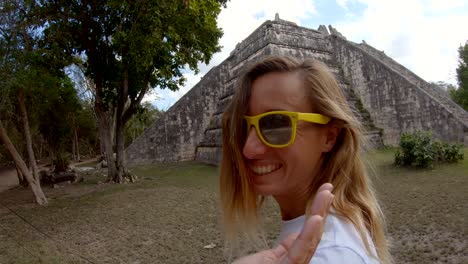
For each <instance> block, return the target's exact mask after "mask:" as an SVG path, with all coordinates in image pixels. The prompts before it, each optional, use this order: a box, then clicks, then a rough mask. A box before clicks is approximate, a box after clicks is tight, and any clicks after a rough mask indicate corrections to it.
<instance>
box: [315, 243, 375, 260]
mask: <svg viewBox="0 0 468 264" xmlns="http://www.w3.org/2000/svg"><path fill="white" fill-rule="evenodd" d="M310 263H313V264H325V263H327V264H329V263H347V264H377V263H378V262H377V260H375V259H370V258H369V257H367V256H366V255H363V254H362V253H360V252H357V251H356V250H355V249H353V248H349V247H344V246H336V245H335V246H330V247H322V248H318V249H317V251H316V252H315V254H314V256H313V258H312V260H311V261H310Z"/></svg>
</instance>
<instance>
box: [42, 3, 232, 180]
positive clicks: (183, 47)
mask: <svg viewBox="0 0 468 264" xmlns="http://www.w3.org/2000/svg"><path fill="white" fill-rule="evenodd" d="M40 2H41V6H42V8H41V10H40V11H39V14H40V15H41V17H42V18H43V19H44V24H43V26H44V33H45V36H46V37H47V40H48V43H49V45H50V47H52V46H59V47H60V48H59V49H60V50H65V51H66V52H67V53H68V54H73V55H79V56H83V57H85V59H86V63H85V69H86V71H85V75H86V76H87V77H89V78H90V79H92V81H93V83H94V86H95V104H94V109H95V113H96V116H97V120H98V127H99V134H100V138H101V140H102V141H103V143H104V144H103V145H104V147H105V154H106V159H107V163H108V180H113V181H115V182H122V177H123V175H124V174H125V172H126V168H125V158H124V145H125V133H124V128H125V124H126V123H127V122H128V120H130V118H131V117H132V115H134V114H135V113H136V112H137V110H138V109H139V105H140V103H141V101H142V99H143V97H144V96H145V94H146V92H147V91H148V90H149V89H152V88H154V87H160V88H162V89H164V88H168V89H171V90H177V89H178V87H179V86H180V85H182V84H183V82H184V78H183V74H182V70H183V69H184V68H185V67H186V66H188V68H190V69H191V70H194V71H198V65H197V64H198V63H199V62H200V61H201V62H204V63H208V62H209V60H210V59H211V56H212V55H213V54H214V53H215V52H217V51H219V50H220V46H219V45H218V40H219V38H220V37H221V36H222V31H221V29H220V28H218V27H217V24H216V18H217V16H218V14H219V12H220V9H221V5H225V3H226V1H225V0H224V1H215V0H176V1H172V0H142V1H118V0H107V1H100V0H83V1H76V0H75V1H69V0H42V1H40ZM114 135H115V139H114ZM114 140H115V145H116V153H117V160H116V162H114V159H113V142H114Z"/></svg>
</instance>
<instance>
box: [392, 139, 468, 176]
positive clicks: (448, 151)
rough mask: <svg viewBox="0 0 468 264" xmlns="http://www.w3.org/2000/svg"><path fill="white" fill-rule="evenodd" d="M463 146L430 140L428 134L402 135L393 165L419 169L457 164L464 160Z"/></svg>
mask: <svg viewBox="0 0 468 264" xmlns="http://www.w3.org/2000/svg"><path fill="white" fill-rule="evenodd" d="M462 151H463V145H461V144H450V143H446V142H441V141H437V140H433V139H432V134H431V133H430V132H416V133H413V134H411V133H403V135H402V136H401V138H400V149H399V150H397V152H396V153H395V164H396V165H402V166H415V167H419V168H428V167H433V166H434V163H436V162H438V163H443V162H448V163H452V162H457V161H459V160H462V159H463V158H464V156H463V153H462Z"/></svg>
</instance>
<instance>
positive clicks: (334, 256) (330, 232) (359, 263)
mask: <svg viewBox="0 0 468 264" xmlns="http://www.w3.org/2000/svg"><path fill="white" fill-rule="evenodd" d="M304 220H305V216H304V215H302V216H299V217H297V218H294V219H292V220H288V221H282V223H281V232H280V235H279V237H278V240H277V241H278V243H279V241H282V240H284V239H285V238H286V237H288V235H290V234H291V233H299V232H301V230H302V227H303V225H304ZM367 240H368V242H369V245H370V247H371V250H372V251H373V253H374V254H375V255H376V256H377V254H376V252H375V247H374V243H373V242H372V239H371V238H370V237H369V236H368V238H367ZM330 263H333V264H334V263H338V264H340V263H346V264H378V263H379V261H378V260H377V259H376V258H374V257H372V256H371V255H369V254H368V252H367V250H366V247H365V246H364V243H363V242H362V240H361V237H360V235H359V233H358V232H357V230H356V228H355V227H354V225H353V224H352V223H350V222H349V221H348V220H346V219H342V218H340V217H338V216H335V215H333V214H331V213H330V214H329V215H328V217H327V220H326V222H325V230H324V232H323V235H322V239H321V240H320V243H319V246H318V247H317V250H316V251H315V254H314V256H313V257H312V260H311V261H310V262H309V264H330Z"/></svg>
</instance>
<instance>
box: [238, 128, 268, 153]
mask: <svg viewBox="0 0 468 264" xmlns="http://www.w3.org/2000/svg"><path fill="white" fill-rule="evenodd" d="M267 150H268V146H267V145H265V144H263V142H262V140H260V138H259V137H258V135H257V131H256V130H255V128H254V127H251V128H250V129H249V133H248V134H247V139H246V140H245V144H244V148H243V149H242V153H243V154H244V157H246V158H248V159H255V158H257V157H259V156H261V155H263V154H265V152H266V151H267Z"/></svg>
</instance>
